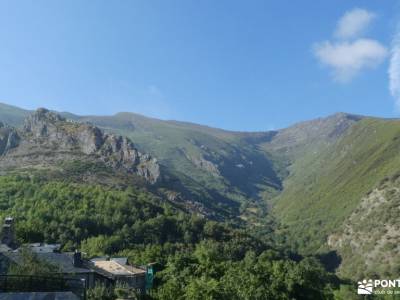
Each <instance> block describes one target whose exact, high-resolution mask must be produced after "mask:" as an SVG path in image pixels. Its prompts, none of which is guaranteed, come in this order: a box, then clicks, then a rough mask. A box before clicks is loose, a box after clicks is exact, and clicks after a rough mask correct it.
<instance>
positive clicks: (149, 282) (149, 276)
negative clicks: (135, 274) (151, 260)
mask: <svg viewBox="0 0 400 300" xmlns="http://www.w3.org/2000/svg"><path fill="white" fill-rule="evenodd" d="M153 280H154V269H153V266H147V268H146V291H148V290H149V289H151V288H152V287H153Z"/></svg>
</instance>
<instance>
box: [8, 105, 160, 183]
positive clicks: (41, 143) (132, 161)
mask: <svg viewBox="0 0 400 300" xmlns="http://www.w3.org/2000/svg"><path fill="white" fill-rule="evenodd" d="M0 155H1V157H0V167H3V168H13V167H29V166H31V165H35V166H38V165H48V164H52V163H55V162H60V161H65V160H73V159H80V158H82V155H84V157H85V159H89V160H94V161H102V162H104V164H105V165H107V166H109V167H112V168H114V169H117V170H123V171H126V172H129V173H135V174H137V175H139V176H142V177H144V178H145V179H146V180H147V181H148V182H150V183H153V184H154V183H156V182H157V181H158V180H159V178H160V167H159V165H158V163H157V160H156V159H155V158H152V157H151V156H149V155H148V154H143V153H140V152H139V151H138V150H137V149H136V148H135V147H134V145H133V143H132V142H131V141H130V140H129V139H128V138H126V137H122V136H116V135H112V134H106V133H104V132H103V131H102V130H100V129H99V128H97V127H95V126H92V125H90V124H82V123H76V122H73V121H68V120H66V119H65V118H63V117H61V116H60V115H58V114H55V113H53V112H50V111H48V110H46V109H43V108H42V109H38V110H37V111H36V112H35V113H34V114H32V115H31V116H29V117H28V118H27V119H26V120H25V122H24V126H23V128H22V129H21V130H16V129H14V128H10V127H6V126H4V125H3V124H1V125H0Z"/></svg>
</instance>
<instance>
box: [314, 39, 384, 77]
mask: <svg viewBox="0 0 400 300" xmlns="http://www.w3.org/2000/svg"><path fill="white" fill-rule="evenodd" d="M387 52H388V51H387V49H386V48H385V47H384V46H383V45H382V44H381V43H379V42H378V41H376V40H372V39H357V40H355V41H353V42H346V41H343V42H334V43H332V42H330V41H325V42H323V43H319V44H316V45H315V46H314V54H315V56H316V57H317V58H318V59H319V61H320V62H321V63H322V64H324V65H327V66H329V67H331V68H332V70H333V76H334V79H335V80H337V81H339V82H348V81H350V80H351V79H353V77H354V76H356V75H357V74H358V73H359V72H360V71H361V70H363V69H366V68H374V67H376V66H378V65H379V64H380V63H382V62H383V60H384V59H385V57H386V56H387Z"/></svg>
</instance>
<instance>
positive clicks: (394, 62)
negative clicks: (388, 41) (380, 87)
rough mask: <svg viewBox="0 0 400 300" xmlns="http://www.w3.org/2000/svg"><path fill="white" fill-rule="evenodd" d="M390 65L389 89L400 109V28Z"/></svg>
mask: <svg viewBox="0 0 400 300" xmlns="http://www.w3.org/2000/svg"><path fill="white" fill-rule="evenodd" d="M390 54H391V56H390V65H389V70H388V73H389V90H390V94H391V95H392V96H393V98H394V99H395V105H396V109H397V110H398V111H400V29H398V31H397V32H396V34H395V35H394V37H393V40H392V47H391V49H390Z"/></svg>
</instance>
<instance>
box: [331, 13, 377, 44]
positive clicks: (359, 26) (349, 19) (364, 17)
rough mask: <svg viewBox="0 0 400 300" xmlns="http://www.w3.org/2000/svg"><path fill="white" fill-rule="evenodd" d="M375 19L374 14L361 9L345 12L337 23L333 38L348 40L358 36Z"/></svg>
mask: <svg viewBox="0 0 400 300" xmlns="http://www.w3.org/2000/svg"><path fill="white" fill-rule="evenodd" d="M375 17H376V15H375V14H374V13H372V12H370V11H368V10H365V9H361V8H354V9H352V10H350V11H347V12H346V13H345V14H344V15H343V17H341V18H340V19H339V21H338V24H337V28H336V30H335V37H337V38H340V39H350V38H354V37H357V36H360V35H361V34H363V33H364V32H365V30H366V29H367V27H368V26H369V25H370V23H371V21H372V20H373V19H375Z"/></svg>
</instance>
